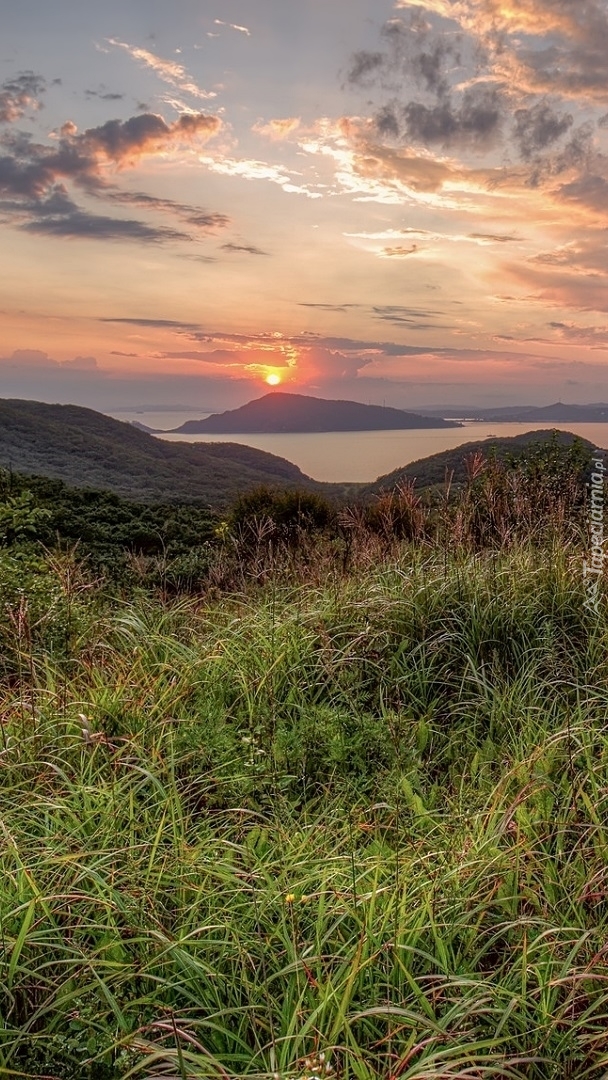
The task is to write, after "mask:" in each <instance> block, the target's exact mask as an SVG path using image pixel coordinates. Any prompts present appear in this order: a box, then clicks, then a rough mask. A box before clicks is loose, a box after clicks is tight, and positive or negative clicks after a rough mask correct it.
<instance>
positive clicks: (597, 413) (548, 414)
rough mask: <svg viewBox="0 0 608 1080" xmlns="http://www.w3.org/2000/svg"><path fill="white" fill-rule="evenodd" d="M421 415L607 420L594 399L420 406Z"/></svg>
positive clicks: (607, 412) (607, 410) (523, 420)
mask: <svg viewBox="0 0 608 1080" xmlns="http://www.w3.org/2000/svg"><path fill="white" fill-rule="evenodd" d="M420 412H421V413H423V414H424V415H427V414H430V413H433V414H434V415H435V416H454V415H457V416H459V417H467V418H468V419H475V420H487V421H490V422H491V421H493V420H495V421H496V422H497V423H499V422H503V423H506V422H513V423H519V424H527V423H528V421H530V422H531V423H534V424H536V423H538V422H541V423H545V422H548V423H553V424H605V423H608V405H607V404H606V403H605V402H596V403H594V404H591V405H566V404H564V403H563V402H562V401H559V402H555V403H554V404H553V405H503V406H500V407H496V408H483V407H479V408H478V407H477V406H476V405H456V406H453V405H452V406H448V405H444V406H441V407H439V406H438V407H437V408H435V409H431V408H421V409H420Z"/></svg>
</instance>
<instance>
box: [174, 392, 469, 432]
mask: <svg viewBox="0 0 608 1080" xmlns="http://www.w3.org/2000/svg"><path fill="white" fill-rule="evenodd" d="M460 426H461V425H460V424H458V423H455V422H454V421H451V420H442V419H439V418H438V417H430V416H419V415H418V413H411V412H405V411H404V410H403V409H393V408H390V407H389V408H386V407H384V406H382V405H362V404H361V403H360V402H358V401H332V400H328V399H326V398H316V397H309V396H308V395H305V394H286V393H283V392H282V391H281V392H278V391H275V392H274V393H271V394H264V396H263V397H261V398H257V399H256V400H255V401H250V402H248V404H247V405H242V406H241V407H240V409H230V410H229V411H228V412H223V413H216V414H215V415H214V416H208V417H206V418H205V419H204V420H187V421H186V422H185V423H184V424H182V425H181V426H180V427H178V428H175V429H174V432H175V433H179V434H180V435H204V434H210V435H211V434H216V435H228V434H231V435H236V434H238V435H247V434H250V435H253V434H274V433H282V432H283V433H295V432H311V433H313V432H323V431H326V432H327V431H397V430H406V429H411V428H448V427H450V428H453V427H460Z"/></svg>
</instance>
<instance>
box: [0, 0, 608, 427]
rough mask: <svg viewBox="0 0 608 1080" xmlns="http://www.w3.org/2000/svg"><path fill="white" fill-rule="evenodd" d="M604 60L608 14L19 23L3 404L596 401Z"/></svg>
mask: <svg viewBox="0 0 608 1080" xmlns="http://www.w3.org/2000/svg"><path fill="white" fill-rule="evenodd" d="M9 8H10V10H9ZM607 56H608V0H171V3H167V2H164V3H161V2H159V0H129V3H128V4H125V3H124V2H123V0H120V2H118V0H104V3H103V4H87V3H83V2H82V0H54V3H52V4H49V3H46V2H44V0H20V3H19V4H18V5H16V4H15V5H8V6H7V9H6V10H5V11H4V13H3V34H2V41H1V43H0V222H1V228H2V258H1V259H0V289H1V292H0V328H1V329H0V395H2V396H5V397H27V398H34V399H39V400H43V401H60V402H74V403H76V404H81V405H88V406H90V407H93V408H98V409H101V410H105V411H112V410H116V409H120V408H124V409H127V408H131V407H136V406H137V407H140V406H141V407H145V406H151V405H156V406H165V407H167V408H169V407H173V406H188V407H191V408H193V409H199V408H200V410H201V412H203V411H210V410H215V409H225V408H231V407H234V406H238V405H240V404H242V403H244V402H245V401H248V400H250V399H251V398H254V397H259V396H260V395H261V394H262V393H265V392H267V391H268V390H269V389H270V386H271V385H272V384H274V385H276V386H277V387H278V388H279V389H282V390H285V391H291V392H296V393H305V394H313V395H316V396H318V397H340V398H351V399H354V400H358V401H364V402H373V403H380V404H381V403H383V402H385V403H386V404H387V405H388V404H390V405H396V406H400V407H403V408H408V407H411V408H414V407H415V406H434V405H444V406H445V405H448V404H449V405H451V406H454V405H457V404H458V405H459V404H462V405H479V406H481V405H499V404H519V403H537V404H548V403H549V402H552V401H556V400H562V401H568V402H579V403H584V402H591V401H608V369H607V360H608V288H607V285H608V281H607V278H608V243H607V241H608V156H607V154H608V63H607V62H606V57H607Z"/></svg>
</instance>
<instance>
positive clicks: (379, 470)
mask: <svg viewBox="0 0 608 1080" xmlns="http://www.w3.org/2000/svg"><path fill="white" fill-rule="evenodd" d="M201 417H202V414H201V413H198V414H196V417H195V414H194V413H193V414H192V419H194V418H196V419H201ZM126 418H128V419H134V420H139V422H140V423H144V424H147V425H149V426H150V427H152V426H156V425H158V426H159V427H161V426H163V425H164V424H167V425H169V424H174V425H175V426H178V425H179V424H183V423H184V421H185V420H187V419H190V417H189V416H187V415H186V414H184V413H180V414H177V413H175V414H169V413H167V414H164V413H154V414H152V413H150V414H142V413H141V412H140V413H137V414H136V413H133V414H124V413H123V414H121V415H120V416H119V419H122V420H124V419H126ZM543 427H544V428H554V427H557V428H561V430H563V431H571V432H573V434H575V435H580V437H581V438H583V439H588V440H589V442H592V443H594V444H595V445H596V446H601V447H607V448H608V424H550V425H547V424H546V425H543V424H540V423H538V424H535V423H530V422H529V423H527V424H514V423H507V424H504V423H503V424H497V423H490V422H489V423H478V422H471V423H467V424H465V426H464V427H462V428H429V429H426V430H411V431H334V432H314V433H310V434H302V433H297V434H283V433H282V434H273V435H251V434H247V435H162V436H160V437H161V438H164V439H167V440H169V441H171V442H236V443H242V444H243V445H245V446H253V447H256V449H258V450H266V451H267V452H268V453H269V454H277V455H278V456H279V457H283V458H287V460H288V461H291V462H293V464H294V465H298V467H299V468H300V469H302V472H304V473H306V474H307V475H308V476H312V477H314V479H315V480H324V481H327V482H330V483H334V482H340V481H344V482H349V483H355V482H368V481H371V480H375V479H376V477H378V476H382V475H383V474H384V473H388V472H391V471H392V470H393V469H397V468H399V467H400V466H403V465H409V464H410V463H411V462H412V461H418V460H420V458H425V457H429V456H430V455H431V454H437V453H439V452H440V451H442V450H450V449H452V448H454V447H456V446H461V445H462V444H463V443H467V442H473V441H475V440H477V439H485V438H487V437H488V436H491V435H494V436H498V437H500V438H509V437H512V436H514V435H521V434H523V433H524V432H526V431H536V430H540V429H541V428H543Z"/></svg>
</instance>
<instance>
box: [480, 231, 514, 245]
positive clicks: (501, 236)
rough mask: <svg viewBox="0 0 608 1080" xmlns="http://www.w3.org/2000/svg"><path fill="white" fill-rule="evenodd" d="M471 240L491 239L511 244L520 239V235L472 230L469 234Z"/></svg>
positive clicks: (499, 242)
mask: <svg viewBox="0 0 608 1080" xmlns="http://www.w3.org/2000/svg"><path fill="white" fill-rule="evenodd" d="M468 237H469V240H490V241H493V242H494V243H495V244H509V243H512V242H513V241H514V240H519V237H518V236H511V235H509V234H505V233H483V232H472V233H469V234H468Z"/></svg>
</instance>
